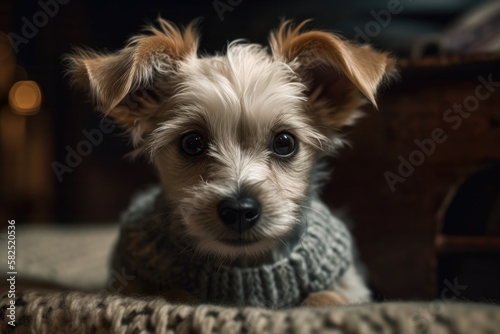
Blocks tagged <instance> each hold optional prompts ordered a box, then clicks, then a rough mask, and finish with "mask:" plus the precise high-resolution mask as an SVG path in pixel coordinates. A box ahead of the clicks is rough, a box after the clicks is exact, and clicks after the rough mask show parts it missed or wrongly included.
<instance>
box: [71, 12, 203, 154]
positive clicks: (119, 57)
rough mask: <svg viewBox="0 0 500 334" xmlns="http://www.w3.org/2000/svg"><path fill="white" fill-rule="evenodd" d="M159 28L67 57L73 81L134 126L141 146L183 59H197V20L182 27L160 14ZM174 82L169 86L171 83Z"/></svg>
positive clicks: (105, 110) (111, 113)
mask: <svg viewBox="0 0 500 334" xmlns="http://www.w3.org/2000/svg"><path fill="white" fill-rule="evenodd" d="M158 21H159V29H157V28H155V27H149V28H148V31H149V34H147V35H139V36H135V37H133V38H132V39H131V40H130V42H129V43H128V45H127V46H126V47H125V48H124V49H122V50H120V51H118V52H116V53H112V54H99V53H96V52H93V51H88V50H77V51H76V52H75V53H74V54H73V55H70V56H68V57H67V61H68V63H69V69H68V74H69V75H70V77H71V79H72V82H73V83H74V84H76V85H77V86H81V87H83V88H85V89H86V90H88V91H90V93H91V95H92V96H93V98H94V101H95V104H96V107H97V109H98V110H99V111H101V112H103V113H104V114H106V115H109V116H111V117H112V118H114V119H115V121H116V122H117V123H118V124H119V125H121V126H123V127H125V128H127V129H128V130H130V132H131V133H132V137H133V141H134V143H135V144H138V143H139V142H140V141H141V139H142V136H143V135H144V133H146V132H148V131H151V130H152V128H153V127H154V125H155V124H153V123H154V120H155V117H158V115H156V113H157V112H158V109H159V107H160V105H161V104H162V103H163V102H164V101H163V99H164V98H165V96H168V89H169V88H171V82H170V81H171V79H172V77H173V75H174V74H175V71H176V68H177V67H178V64H179V62H181V61H183V60H186V59H187V58H189V57H196V52H197V47H198V35H197V32H196V29H195V25H196V22H192V23H191V24H190V25H188V26H187V27H186V28H185V29H183V30H181V29H179V28H177V27H176V26H174V25H173V24H171V23H169V22H167V21H165V20H163V19H161V18H159V19H158ZM169 83H170V84H169Z"/></svg>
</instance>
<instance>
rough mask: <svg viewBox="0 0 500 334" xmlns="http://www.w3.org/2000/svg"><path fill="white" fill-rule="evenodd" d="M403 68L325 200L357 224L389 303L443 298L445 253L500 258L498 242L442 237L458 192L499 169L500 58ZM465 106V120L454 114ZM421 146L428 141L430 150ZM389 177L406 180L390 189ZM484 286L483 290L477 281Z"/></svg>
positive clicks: (354, 133) (355, 139)
mask: <svg viewBox="0 0 500 334" xmlns="http://www.w3.org/2000/svg"><path fill="white" fill-rule="evenodd" d="M400 65H401V79H400V80H399V82H397V83H396V84H392V85H391V88H390V89H389V90H387V91H385V93H383V96H382V98H381V102H380V104H379V110H378V111H376V110H373V109H369V108H368V109H367V110H366V113H367V116H366V117H365V118H364V119H362V120H361V121H360V123H359V124H358V125H357V126H355V127H354V128H353V129H352V130H350V133H349V135H348V138H349V139H350V141H351V143H352V149H351V148H347V149H344V150H343V151H342V152H341V153H340V154H339V157H338V159H337V161H336V164H335V170H334V172H333V175H332V179H331V182H330V183H329V185H328V186H327V188H326V189H325V191H324V197H325V198H326V200H327V202H328V203H329V204H330V205H331V206H333V207H335V208H338V209H339V210H340V211H343V212H345V215H346V216H347V217H349V218H350V219H351V220H352V221H353V222H354V233H355V235H356V237H357V241H358V244H359V249H360V253H361V257H362V259H363V260H364V262H365V263H366V265H367V267H368V269H369V272H370V280H371V282H372V284H373V286H374V288H375V289H376V290H378V291H380V292H381V293H382V294H383V295H384V296H385V297H386V298H417V299H422V298H424V299H430V298H440V295H441V293H442V291H444V290H443V289H442V285H443V281H440V280H442V277H439V278H438V272H439V268H440V266H441V265H442V264H443V263H439V261H438V259H440V258H441V254H443V253H444V252H448V253H449V252H455V251H457V250H460V251H462V252H463V251H465V252H471V251H474V250H476V251H477V250H481V251H483V253H484V252H486V253H484V254H486V255H488V256H490V255H494V254H497V253H498V252H500V235H497V236H494V235H490V236H481V235H460V236H453V235H443V234H442V233H441V231H442V226H443V221H444V215H445V213H446V207H447V205H449V203H451V202H452V200H453V196H454V193H455V191H456V189H457V188H458V187H459V185H460V184H462V182H463V181H464V180H465V179H467V178H468V177H470V176H471V175H472V174H474V173H475V172H477V171H480V170H482V169H484V168H487V167H490V166H494V165H495V164H498V163H500V54H489V55H474V56H462V57H459V56H454V57H440V58H429V59H423V60H416V61H411V60H402V61H401V62H400ZM487 81H493V82H494V83H490V84H488V85H485V82H487ZM478 87H482V88H478ZM460 105H462V106H463V107H462V110H463V111H462V112H463V115H465V116H463V115H460V114H459V113H455V112H454V111H453V109H454V108H455V109H457V108H460ZM468 110H470V111H468ZM435 131H437V132H435ZM436 134H437V135H438V136H437V137H436ZM434 137H436V138H437V141H436V140H434V139H436V138H434ZM415 140H418V141H420V143H422V142H424V143H427V144H428V145H427V151H428V152H427V153H429V152H430V151H432V153H430V154H426V152H424V150H423V149H422V148H419V146H418V145H417V144H416V143H415ZM430 140H432V141H433V142H434V145H435V147H434V149H433V150H431V148H432V145H431V144H430V143H429V141H430ZM421 146H422V144H421ZM416 152H423V153H416ZM402 160H406V161H408V162H410V164H412V165H415V166H413V167H411V166H410V168H408V164H406V169H405V167H400V168H401V170H402V171H403V174H405V175H404V176H402V175H399V174H400V173H398V167H399V166H400V165H401V164H402V163H401V161H402ZM411 161H413V162H414V164H413V163H411ZM412 169H414V170H413V171H411V170H412ZM387 172H391V173H394V175H396V176H397V175H399V177H398V178H397V179H398V181H397V182H393V187H392V189H391V186H390V185H389V184H388V182H387V180H386V177H385V176H384V174H385V175H388V174H387ZM391 180H392V179H391ZM392 190H394V191H392ZM497 224H500V221H498V223H497ZM497 231H498V229H497ZM495 261H496V260H495ZM495 261H493V262H492V263H493V264H492V265H495V264H496V265H497V266H498V267H499V268H500V260H498V261H497V262H495ZM478 275H481V274H478ZM473 276H474V275H473ZM482 278H483V281H484V277H482ZM451 279H453V277H451ZM448 280H449V279H448ZM477 282H478V283H477V284H485V283H484V282H482V281H481V283H479V282H480V277H478V281H477ZM474 284H475V283H474V282H472V283H471V285H474ZM471 291H472V290H471Z"/></svg>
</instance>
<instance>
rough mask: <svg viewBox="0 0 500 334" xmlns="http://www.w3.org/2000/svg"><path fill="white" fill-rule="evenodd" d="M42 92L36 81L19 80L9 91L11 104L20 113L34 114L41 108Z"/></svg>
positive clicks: (13, 109)
mask: <svg viewBox="0 0 500 334" xmlns="http://www.w3.org/2000/svg"><path fill="white" fill-rule="evenodd" d="M41 104H42V93H41V91H40V87H38V84H37V83H36V82H34V81H18V82H16V83H15V84H14V86H12V88H11V89H10V92H9V105H10V107H11V108H12V111H14V112H15V113H17V114H19V115H33V114H36V113H37V112H38V111H39V110H40V106H41Z"/></svg>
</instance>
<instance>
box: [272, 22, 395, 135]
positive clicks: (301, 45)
mask: <svg viewBox="0 0 500 334" xmlns="http://www.w3.org/2000/svg"><path fill="white" fill-rule="evenodd" d="M306 23H307V21H305V22H303V23H301V24H300V25H298V26H297V27H294V26H293V24H292V23H291V22H290V21H286V22H284V23H282V24H281V26H280V27H279V28H278V30H276V31H275V32H273V33H271V36H270V44H271V50H272V53H273V57H274V58H275V59H276V60H279V61H283V62H286V63H288V64H290V66H291V67H292V69H294V70H295V71H296V72H297V73H298V74H299V76H300V77H301V79H302V80H303V81H304V83H305V84H306V85H307V86H308V89H309V92H308V94H309V101H310V102H311V106H312V109H313V110H312V112H314V113H315V114H314V115H313V117H314V118H316V120H317V121H318V122H319V123H320V124H322V125H327V126H330V127H332V128H340V127H342V126H345V125H351V124H352V123H353V122H354V121H355V119H356V118H357V117H359V116H360V115H361V114H360V113H359V112H358V111H357V108H358V107H359V106H361V105H362V104H363V102H364V101H363V98H362V97H363V96H364V97H365V98H366V99H368V100H369V101H370V102H371V103H372V104H373V105H374V106H375V107H376V106H377V104H376V100H375V97H376V93H377V88H378V87H379V85H380V84H381V83H382V82H383V81H384V79H385V78H387V77H390V76H392V75H395V72H396V71H395V69H394V67H395V66H394V65H395V60H394V59H392V58H390V57H389V55H388V54H387V53H382V52H377V51H375V50H373V49H372V48H371V47H369V46H367V45H363V46H360V45H355V44H352V43H350V42H347V41H345V40H343V39H341V38H340V37H338V36H336V35H334V34H331V33H328V32H323V31H315V30H313V31H305V32H304V31H303V26H304V25H305V24H306Z"/></svg>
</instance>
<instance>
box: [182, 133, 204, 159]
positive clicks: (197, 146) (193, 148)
mask: <svg viewBox="0 0 500 334" xmlns="http://www.w3.org/2000/svg"><path fill="white" fill-rule="evenodd" d="M181 149H182V152H184V153H185V154H187V155H190V156H195V155H199V154H201V153H203V151H205V141H204V140H203V136H202V135H201V134H199V133H198V132H190V133H188V134H185V135H184V136H183V137H182V138H181Z"/></svg>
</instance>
